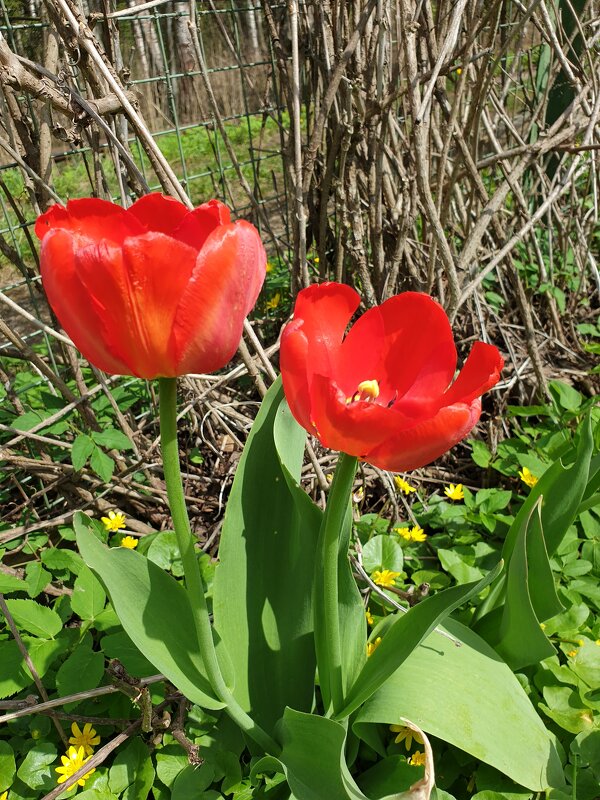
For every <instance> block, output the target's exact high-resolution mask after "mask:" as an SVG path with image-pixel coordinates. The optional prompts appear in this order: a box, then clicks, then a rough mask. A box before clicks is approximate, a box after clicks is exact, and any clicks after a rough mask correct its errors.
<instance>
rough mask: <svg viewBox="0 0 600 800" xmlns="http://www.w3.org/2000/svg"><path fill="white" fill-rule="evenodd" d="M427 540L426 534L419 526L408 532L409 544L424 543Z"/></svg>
mask: <svg viewBox="0 0 600 800" xmlns="http://www.w3.org/2000/svg"><path fill="white" fill-rule="evenodd" d="M425 539H427V534H426V533H425V531H424V530H423V528H421V527H420V526H419V525H415V527H414V528H411V531H410V541H411V542H424V541H425Z"/></svg>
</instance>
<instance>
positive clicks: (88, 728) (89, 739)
mask: <svg viewBox="0 0 600 800" xmlns="http://www.w3.org/2000/svg"><path fill="white" fill-rule="evenodd" d="M71 732H72V734H73V736H71V737H70V738H69V744H72V745H74V746H75V747H83V752H84V755H86V756H91V755H92V753H93V752H94V747H95V746H96V745H97V744H100V737H99V736H96V731H95V730H94V729H93V728H92V723H91V722H86V723H85V725H84V726H83V730H81V729H80V728H79V725H78V724H77V723H76V722H74V723H73V724H72V725H71Z"/></svg>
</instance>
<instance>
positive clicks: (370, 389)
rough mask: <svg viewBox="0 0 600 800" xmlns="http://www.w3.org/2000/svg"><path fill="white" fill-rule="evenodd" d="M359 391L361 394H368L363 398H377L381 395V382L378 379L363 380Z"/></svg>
mask: <svg viewBox="0 0 600 800" xmlns="http://www.w3.org/2000/svg"><path fill="white" fill-rule="evenodd" d="M358 391H359V392H360V394H361V395H366V397H361V400H367V399H369V398H370V399H371V400H375V399H376V398H377V397H379V384H378V383H377V381H361V382H360V383H359V384H358Z"/></svg>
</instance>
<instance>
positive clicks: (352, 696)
mask: <svg viewBox="0 0 600 800" xmlns="http://www.w3.org/2000/svg"><path fill="white" fill-rule="evenodd" d="M501 569H502V562H500V563H499V564H498V565H497V566H496V568H495V569H493V570H492V571H491V572H490V573H489V574H488V575H486V577H485V578H483V580H481V581H478V582H477V583H467V584H463V585H461V586H453V587H451V588H450V589H445V590H444V591H442V592H437V593H436V594H434V595H433V596H432V597H428V598H426V599H425V600H423V601H422V602H420V603H418V604H417V605H416V606H413V608H411V609H410V610H409V611H407V612H406V613H404V614H403V613H400V612H397V613H396V614H395V615H394V617H393V621H392V622H391V623H388V625H387V626H386V631H385V635H384V636H383V637H382V641H381V643H380V644H379V646H378V647H377V648H376V649H375V650H374V651H373V653H372V654H371V656H370V657H369V658H368V659H367V660H366V663H365V665H364V667H363V668H362V671H361V672H360V674H359V676H358V678H357V679H356V682H355V683H354V685H353V686H352V689H351V690H350V692H349V693H348V695H347V696H346V698H345V705H344V709H343V711H341V712H340V713H339V714H338V715H337V716H338V717H339V718H344V717H347V716H348V715H350V714H351V713H352V712H353V711H355V710H356V709H357V708H358V707H359V706H361V705H362V704H363V703H364V702H365V701H366V700H368V699H369V697H371V695H372V694H373V693H374V692H376V691H377V690H378V689H379V688H380V687H381V686H382V685H383V684H384V683H385V681H386V680H387V679H388V678H389V677H390V676H391V675H393V674H394V672H395V671H396V670H397V669H398V667H399V666H400V665H401V664H402V662H403V661H405V660H406V659H407V658H408V657H409V656H410V654H411V653H412V651H413V650H414V649H415V648H416V647H418V645H419V644H420V643H421V642H422V641H423V639H424V638H425V637H426V636H427V635H428V634H430V633H431V631H432V630H433V629H434V628H435V627H436V626H437V625H439V624H440V623H441V622H442V620H444V619H445V618H446V617H447V616H448V615H449V614H451V613H452V612H453V611H454V610H455V609H457V608H458V607H459V606H461V605H462V604H463V603H465V602H466V601H467V600H468V599H469V598H471V597H474V596H475V595H477V594H479V592H481V591H483V589H484V588H485V587H486V586H487V585H488V584H490V583H491V582H492V581H493V580H494V579H495V578H496V576H497V575H498V573H499V572H500V570H501ZM375 633H377V631H375V632H374V635H375Z"/></svg>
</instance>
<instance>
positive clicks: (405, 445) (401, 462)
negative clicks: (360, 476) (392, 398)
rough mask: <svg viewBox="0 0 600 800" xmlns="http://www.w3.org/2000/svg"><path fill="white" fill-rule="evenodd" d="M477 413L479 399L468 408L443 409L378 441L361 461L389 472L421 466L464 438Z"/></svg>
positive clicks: (470, 428) (475, 422)
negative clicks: (429, 417) (379, 442)
mask: <svg viewBox="0 0 600 800" xmlns="http://www.w3.org/2000/svg"><path fill="white" fill-rule="evenodd" d="M480 414H481V400H480V398H477V399H476V400H473V402H472V403H471V404H470V405H465V404H463V403H457V404H456V405H452V406H445V407H444V408H442V409H440V411H438V413H437V414H436V415H435V416H434V417H431V419H427V420H424V421H422V422H419V423H417V424H416V425H415V426H414V427H412V428H409V429H407V430H402V431H400V432H399V433H397V434H396V435H394V436H392V437H390V438H389V439H387V440H382V442H381V444H379V445H378V446H377V447H375V448H374V449H373V450H371V452H369V453H366V455H365V456H364V459H365V461H368V462H369V464H373V465H374V466H375V467H380V468H381V469H387V470H390V471H391V472H407V471H408V470H411V469H417V468H418V467H424V466H425V465H426V464H430V463H431V462H432V461H435V459H436V458H439V457H440V456H441V455H443V454H444V453H446V452H447V451H448V450H450V448H451V447H454V445H455V444H457V443H458V442H460V441H461V440H462V439H464V438H465V436H467V434H468V433H470V431H471V430H473V428H474V427H475V425H476V424H477V421H478V419H479V415H480Z"/></svg>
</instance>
